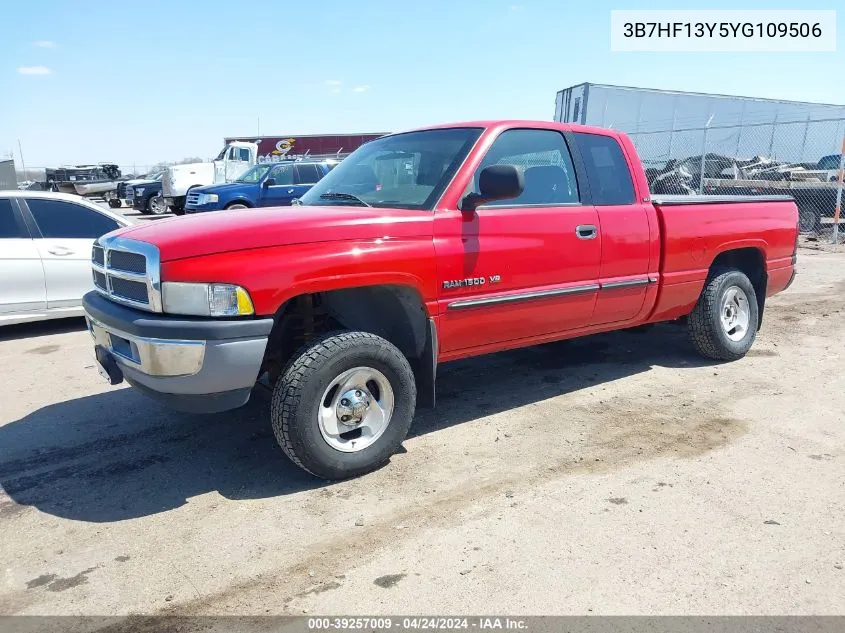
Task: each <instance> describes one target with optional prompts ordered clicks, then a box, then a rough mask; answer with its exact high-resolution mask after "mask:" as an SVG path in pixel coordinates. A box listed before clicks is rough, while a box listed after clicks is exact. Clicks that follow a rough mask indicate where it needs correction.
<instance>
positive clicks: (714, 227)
mask: <svg viewBox="0 0 845 633" xmlns="http://www.w3.org/2000/svg"><path fill="white" fill-rule="evenodd" d="M652 202H653V204H654V208H655V212H656V213H657V219H658V222H659V225H660V235H661V238H660V239H661V245H660V263H659V275H660V281H661V287H660V294H659V296H658V299H657V305H656V309H655V312H654V315H653V318H655V320H660V319H667V318H676V317H678V316H682V315H684V314H688V313H689V311H690V310H691V309H692V307H693V306H694V305H695V303H696V301H697V300H698V297H699V295H700V294H701V290H702V288H703V287H704V283H705V281H706V280H707V275H708V274H709V270H710V266H711V264H712V263H713V262H714V261H716V259H717V258H718V257H719V254H720V253H723V252H726V251H736V250H737V249H743V252H744V253H745V256H747V257H753V258H759V259H760V263H762V264H763V265H764V269H765V271H766V274H767V277H768V284H767V294H774V293H775V292H780V291H781V290H783V288H784V287H786V286H787V285H788V283H789V279H790V277H791V275H792V270H793V266H792V263H793V262H792V255H793V251H794V248H795V238H796V234H797V233H796V226H797V224H798V209H797V207H796V206H795V201H794V200H793V199H792V198H791V197H790V196H655V198H654V199H653V200H652Z"/></svg>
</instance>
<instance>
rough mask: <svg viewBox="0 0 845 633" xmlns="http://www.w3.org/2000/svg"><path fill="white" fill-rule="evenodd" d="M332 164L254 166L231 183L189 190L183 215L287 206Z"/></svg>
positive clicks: (269, 164) (328, 170) (300, 162)
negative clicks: (221, 210)
mask: <svg viewBox="0 0 845 633" xmlns="http://www.w3.org/2000/svg"><path fill="white" fill-rule="evenodd" d="M336 164H337V161H328V160H324V161H314V162H307V161H296V162H294V161H290V162H287V163H275V164H273V163H264V164H262V165H254V166H253V167H250V168H249V169H248V170H247V171H246V172H244V174H243V175H242V176H240V177H239V178H236V179H235V181H234V182H228V183H224V184H220V185H208V186H207V187H196V188H194V189H191V192H190V193H189V194H188V196H187V198H186V202H185V213H203V212H205V211H219V210H220V209H246V208H252V207H283V206H290V204H291V203H292V201H293V200H295V199H297V198H300V197H301V196H302V195H304V194H305V192H307V191H308V190H309V189H310V188H311V187H313V186H314V185H315V184H317V182H319V180H320V179H321V178H322V177H323V176H325V175H326V174H327V173H329V172H330V171H331V170H332V169H333V168H334V166H335V165H336Z"/></svg>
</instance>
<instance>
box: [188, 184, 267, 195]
mask: <svg viewBox="0 0 845 633" xmlns="http://www.w3.org/2000/svg"><path fill="white" fill-rule="evenodd" d="M245 187H258V183H257V182H221V183H219V184H216V185H204V186H202V187H192V188H191V193H218V194H219V193H226V192H227V191H238V190H241V189H244V188H245Z"/></svg>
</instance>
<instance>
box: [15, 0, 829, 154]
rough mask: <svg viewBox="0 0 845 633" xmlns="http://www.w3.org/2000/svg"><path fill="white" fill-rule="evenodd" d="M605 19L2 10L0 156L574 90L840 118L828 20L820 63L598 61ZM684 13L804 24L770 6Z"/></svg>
mask: <svg viewBox="0 0 845 633" xmlns="http://www.w3.org/2000/svg"><path fill="white" fill-rule="evenodd" d="M837 4H838V3H836V2H829V1H826V0H820V1H819V2H818V3H814V5H813V6H812V7H811V8H813V9H835V8H837V6H836V5H837ZM680 6H682V5H679V4H678V2H677V0H675V1H673V2H640V3H638V5H637V6H636V8H641V9H672V8H674V9H676V8H679V7H680ZM614 8H633V7H631V6H630V5H629V3H627V2H615V3H610V2H606V1H604V0H594V1H591V2H564V1H562V0H483V1H482V0H475V1H469V0H464V1H463V2H461V1H459V0H450V1H444V0H427V1H425V2H396V1H395V0H369V1H367V2H364V1H355V0H322V1H321V2H307V1H303V0H300V1H295V0H275V1H268V2H232V1H231V0H227V1H226V2H219V1H217V0H205V1H204V2H198V1H194V0H191V1H188V0H180V1H176V0H169V1H158V0H142V1H140V2H135V3H131V4H130V3H121V2H114V1H111V2H99V1H97V0H85V1H83V2H64V1H60V0H41V1H40V2H39V3H38V5H37V8H36V9H33V8H32V6H31V5H28V4H27V3H21V2H7V3H4V6H3V9H2V15H3V20H2V22H0V94H2V95H4V97H3V100H2V104H3V105H2V106H0V156H4V155H7V154H9V153H10V152H12V151H13V152H14V155H15V158H16V159H18V162H19V156H18V151H17V139H18V138H20V139H21V143H22V144H23V150H24V157H25V159H26V163H27V166H28V167H34V166H42V167H43V166H55V165H58V164H64V163H82V162H101V161H114V162H117V163H119V164H122V165H131V164H132V163H137V164H139V165H141V164H152V163H155V162H157V161H160V160H178V159H181V158H183V157H185V156H203V157H208V156H212V155H213V154H215V153H216V152H217V150H218V149H219V147H220V145H221V143H222V138H223V137H224V136H231V135H241V134H244V135H245V134H255V133H256V132H257V131H258V123H257V121H258V117H260V131H261V133H262V134H265V135H272V134H290V135H296V134H309V133H343V132H388V131H394V130H400V129H405V128H409V127H415V126H419V125H424V124H427V123H439V122H445V121H458V120H465V119H477V118H535V119H544V120H548V119H551V118H552V117H553V115H554V99H555V93H556V91H558V90H560V89H562V88H565V87H568V86H570V85H573V84H577V83H581V82H584V81H591V82H597V83H611V84H622V85H631V86H644V87H651V88H663V89H675V90H692V91H699V92H719V93H727V94H741V95H749V96H758V97H771V98H782V99H795V100H802V101H821V102H827V103H845V83H843V81H842V78H841V77H842V69H843V63H842V62H843V59H845V43H843V35H842V33H845V26H843V18H842V16H843V14H845V10H843V11H840V12H839V15H838V16H837V21H838V24H837V27H838V28H837V32H838V33H839V36H838V49H839V50H838V52H835V53H777V54H773V53H742V54H740V53H614V52H611V51H610V36H609V28H610V27H609V24H610V11H611V9H614ZM689 8H696V7H693V6H689ZM698 8H708V9H714V8H717V9H718V8H726V9H727V8H744V9H767V8H772V9H774V8H781V9H796V8H807V7H806V6H804V5H803V3H797V2H791V3H789V2H781V1H780V0H772V1H768V2H744V3H728V2H722V3H718V2H717V3H714V4H713V3H711V2H707V3H705V4H704V5H702V6H700V7H698ZM22 69H23V72H25V73H28V74H21V71H22ZM837 77H838V78H837ZM834 78H837V79H834ZM18 166H19V167H20V164H18Z"/></svg>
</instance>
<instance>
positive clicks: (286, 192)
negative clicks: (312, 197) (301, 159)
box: [259, 163, 301, 207]
mask: <svg viewBox="0 0 845 633" xmlns="http://www.w3.org/2000/svg"><path fill="white" fill-rule="evenodd" d="M300 195H301V194H300ZM297 197H299V196H298V195H297V194H296V187H295V185H294V167H293V163H283V164H280V165H274V166H273V167H272V168H271V169H270V171H269V172H267V177H266V178H265V179H264V181H263V182H262V183H261V199H260V200H259V206H262V207H287V206H290V204H291V201H292V200H293V199H294V198H297Z"/></svg>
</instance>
